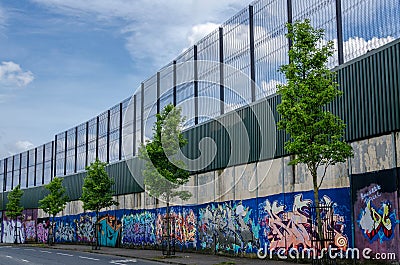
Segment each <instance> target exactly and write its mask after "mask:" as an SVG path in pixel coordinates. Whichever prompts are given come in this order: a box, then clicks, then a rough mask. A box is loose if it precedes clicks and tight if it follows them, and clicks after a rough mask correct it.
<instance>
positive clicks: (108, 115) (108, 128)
mask: <svg viewBox="0 0 400 265" xmlns="http://www.w3.org/2000/svg"><path fill="white" fill-rule="evenodd" d="M106 150H107V164H108V163H109V162H110V110H107V147H106Z"/></svg>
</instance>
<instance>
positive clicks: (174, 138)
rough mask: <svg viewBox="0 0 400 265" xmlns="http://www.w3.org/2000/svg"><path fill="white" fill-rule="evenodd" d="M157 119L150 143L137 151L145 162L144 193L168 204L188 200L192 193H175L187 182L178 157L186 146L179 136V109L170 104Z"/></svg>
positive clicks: (181, 120) (186, 176)
mask: <svg viewBox="0 0 400 265" xmlns="http://www.w3.org/2000/svg"><path fill="white" fill-rule="evenodd" d="M156 118H157V121H156V122H155V124H154V127H153V139H152V140H148V141H146V144H145V145H142V146H141V147H140V150H139V157H140V158H142V159H144V160H145V161H146V166H145V169H144V170H143V175H144V183H145V185H146V189H147V190H148V191H149V193H150V195H152V196H154V197H156V198H163V199H165V200H166V201H167V203H169V201H170V199H172V198H174V197H179V198H181V199H182V200H187V199H189V198H190V197H191V193H190V192H188V191H179V190H177V189H178V188H179V187H180V186H181V185H183V184H185V183H187V182H188V181H189V178H190V175H189V172H188V171H187V170H186V169H185V168H186V166H185V164H184V162H183V161H181V160H180V159H179V157H178V154H179V151H180V148H182V147H183V146H185V145H186V144H187V140H186V139H185V138H184V137H183V135H182V132H181V128H182V126H181V125H182V123H183V122H184V118H182V117H181V109H180V108H176V107H174V106H173V105H172V104H169V105H167V106H165V108H164V109H163V111H162V112H161V113H159V114H157V115H156Z"/></svg>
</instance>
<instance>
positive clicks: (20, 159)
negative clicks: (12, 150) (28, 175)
mask: <svg viewBox="0 0 400 265" xmlns="http://www.w3.org/2000/svg"><path fill="white" fill-rule="evenodd" d="M21 169H22V153H19V175H18V183H19V184H21V177H22V174H21Z"/></svg>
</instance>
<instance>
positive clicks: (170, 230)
mask: <svg viewBox="0 0 400 265" xmlns="http://www.w3.org/2000/svg"><path fill="white" fill-rule="evenodd" d="M161 248H162V252H163V255H165V256H171V255H175V218H174V217H172V216H169V217H165V218H164V219H163V223H162V242H161Z"/></svg>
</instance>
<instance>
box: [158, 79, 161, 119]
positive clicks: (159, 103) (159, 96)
mask: <svg viewBox="0 0 400 265" xmlns="http://www.w3.org/2000/svg"><path fill="white" fill-rule="evenodd" d="M160 79H161V78H160V72H157V114H159V113H160V112H161V110H160V106H161V105H160V82H161V80H160Z"/></svg>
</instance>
